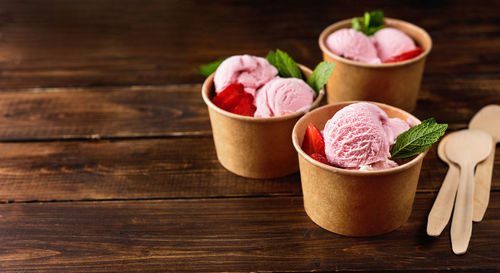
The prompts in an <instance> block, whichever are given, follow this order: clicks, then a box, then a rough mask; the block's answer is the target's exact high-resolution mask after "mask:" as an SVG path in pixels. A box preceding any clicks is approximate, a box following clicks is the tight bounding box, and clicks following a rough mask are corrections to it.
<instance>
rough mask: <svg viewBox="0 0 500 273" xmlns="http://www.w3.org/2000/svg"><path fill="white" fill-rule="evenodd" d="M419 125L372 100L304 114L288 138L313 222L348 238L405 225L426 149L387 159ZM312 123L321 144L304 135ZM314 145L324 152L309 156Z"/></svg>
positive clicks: (405, 114) (405, 113) (306, 208)
mask: <svg viewBox="0 0 500 273" xmlns="http://www.w3.org/2000/svg"><path fill="white" fill-rule="evenodd" d="M419 123H420V121H419V120H418V119H417V118H416V117H414V116H412V115H411V114H409V113H408V112H406V111H404V110H401V109H399V108H396V107H393V106H389V105H387V104H382V103H375V102H356V101H347V102H339V103H335V104H330V105H326V106H323V107H320V108H317V109H315V110H313V111H311V112H309V113H307V114H306V115H304V116H303V117H302V118H301V119H300V120H299V121H298V122H297V124H296V125H295V127H294V129H293V132H292V141H293V145H294V147H295V149H296V151H297V153H298V158H299V166H300V177H301V183H302V191H303V195H304V208H305V211H306V213H307V215H308V216H309V217H310V218H311V220H312V221H313V222H315V223H316V224H318V225H319V226H321V227H322V228H324V229H326V230H329V231H331V232H334V233H337V234H341V235H346V236H373V235H379V234H383V233H387V232H390V231H393V230H395V229H397V228H398V227H400V226H401V225H402V224H404V223H405V222H406V220H407V219H408V217H409V216H410V214H411V210H412V205H413V200H414V197H415V193H416V189H417V183H418V180H419V175H420V169H421V166H422V161H423V159H424V157H425V155H426V153H427V150H425V151H424V152H423V153H420V154H418V155H416V156H413V157H411V158H409V159H408V160H405V161H404V163H403V162H396V161H393V160H391V159H389V157H390V154H389V147H390V146H392V145H393V144H394V140H395V139H396V137H397V136H398V135H399V134H401V133H402V132H404V131H406V130H408V128H410V127H411V126H413V125H417V124H419ZM311 126H313V128H317V131H315V132H316V133H314V134H313V136H314V135H317V136H318V137H321V136H322V135H323V136H324V142H321V141H317V140H315V139H306V138H308V137H309V136H310V135H308V134H307V133H310V130H311ZM313 131H314V130H313ZM314 145H322V149H323V150H324V152H323V153H319V154H316V153H314V154H312V155H311V151H310V150H311V149H314V147H313V146H314Z"/></svg>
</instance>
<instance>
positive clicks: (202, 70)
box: [198, 58, 226, 77]
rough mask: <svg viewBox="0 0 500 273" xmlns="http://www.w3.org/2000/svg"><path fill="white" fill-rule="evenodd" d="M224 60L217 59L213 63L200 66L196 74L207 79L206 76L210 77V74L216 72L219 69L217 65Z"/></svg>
mask: <svg viewBox="0 0 500 273" xmlns="http://www.w3.org/2000/svg"><path fill="white" fill-rule="evenodd" d="M225 59H226V58H220V59H218V60H217V61H215V62H211V63H208V64H204V65H200V67H199V68H198V74H200V75H202V76H204V77H208V76H210V75H212V73H214V72H215V70H217V68H218V67H219V65H220V64H221V63H222V62H223V61H224V60H225Z"/></svg>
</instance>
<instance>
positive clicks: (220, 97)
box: [212, 83, 245, 112]
mask: <svg viewBox="0 0 500 273" xmlns="http://www.w3.org/2000/svg"><path fill="white" fill-rule="evenodd" d="M244 94H245V90H244V87H243V85H242V84H241V83H233V84H230V85H228V86H227V87H226V88H225V89H224V90H222V91H221V92H220V93H219V94H217V96H215V97H214V98H213V100H212V101H213V103H214V104H215V105H217V106H218V107H220V108H222V109H224V110H226V111H229V112H231V111H232V110H233V109H234V107H236V106H237V105H238V103H239V101H240V100H241V98H242V97H243V95H244Z"/></svg>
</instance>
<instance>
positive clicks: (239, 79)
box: [214, 55, 278, 97]
mask: <svg viewBox="0 0 500 273" xmlns="http://www.w3.org/2000/svg"><path fill="white" fill-rule="evenodd" d="M276 75H278V70H277V69H276V68H275V67H274V66H273V65H271V64H270V63H269V62H268V61H267V60H266V59H264V58H261V57H256V56H251V55H235V56H231V57H229V58H227V59H226V60H224V61H223V62H222V63H221V64H220V65H219V67H218V68H217V70H216V71H215V76H214V84H215V92H216V93H219V92H221V91H222V90H224V89H225V88H226V87H227V86H228V85H230V84H232V83H241V84H243V86H244V87H245V91H246V92H248V93H250V94H252V95H253V96H254V97H255V91H256V90H257V89H258V88H259V87H261V86H263V85H264V84H266V83H267V82H268V81H270V80H271V79H273V78H274V77H275V76H276Z"/></svg>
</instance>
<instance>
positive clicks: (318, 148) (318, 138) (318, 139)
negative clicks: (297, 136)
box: [302, 123, 326, 156]
mask: <svg viewBox="0 0 500 273" xmlns="http://www.w3.org/2000/svg"><path fill="white" fill-rule="evenodd" d="M302 150H304V152H306V154H308V155H312V154H314V153H317V154H320V155H322V156H326V155H325V140H324V139H323V136H322V135H321V132H320V131H319V130H318V128H317V127H316V125H314V124H312V123H309V125H308V126H307V129H306V133H305V135H304V140H303V141H302Z"/></svg>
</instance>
